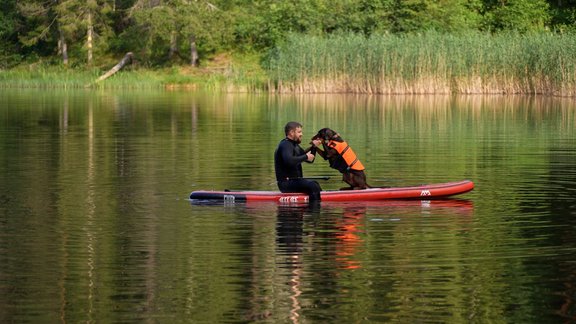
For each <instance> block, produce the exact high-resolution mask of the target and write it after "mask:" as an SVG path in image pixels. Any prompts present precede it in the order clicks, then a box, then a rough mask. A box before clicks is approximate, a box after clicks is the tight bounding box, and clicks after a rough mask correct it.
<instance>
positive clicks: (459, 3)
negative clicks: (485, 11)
mask: <svg viewBox="0 0 576 324" xmlns="http://www.w3.org/2000/svg"><path fill="white" fill-rule="evenodd" d="M481 9H482V3H481V1H480V0H396V2H395V5H394V6H393V15H392V19H393V22H394V31H397V32H412V31H422V30H428V29H434V30H438V31H443V32H455V31H462V30H470V29H476V28H478V26H479V25H480V22H481V16H480V11H481Z"/></svg>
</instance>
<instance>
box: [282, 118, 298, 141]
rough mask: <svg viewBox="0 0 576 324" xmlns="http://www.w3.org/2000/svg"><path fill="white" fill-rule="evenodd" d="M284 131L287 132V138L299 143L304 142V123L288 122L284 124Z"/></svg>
mask: <svg viewBox="0 0 576 324" xmlns="http://www.w3.org/2000/svg"><path fill="white" fill-rule="evenodd" d="M284 133H285V134H286V138H288V139H291V140H293V141H294V142H296V143H298V144H300V143H302V124H300V123H299V122H295V121H291V122H288V123H287V124H286V126H284Z"/></svg>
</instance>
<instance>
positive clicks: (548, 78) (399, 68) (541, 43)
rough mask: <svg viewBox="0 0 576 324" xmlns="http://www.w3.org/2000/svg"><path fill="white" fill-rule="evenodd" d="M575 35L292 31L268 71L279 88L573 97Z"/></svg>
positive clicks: (273, 87)
mask: <svg viewBox="0 0 576 324" xmlns="http://www.w3.org/2000/svg"><path fill="white" fill-rule="evenodd" d="M575 36H576V35H575V34H553V33H541V34H530V35H521V34H512V33H511V34H495V35H491V34H483V33H466V34H441V33H436V32H427V33H423V34H412V35H391V34H386V35H373V36H370V37H364V36H361V35H356V34H344V35H334V36H329V37H316V36H305V35H291V36H290V37H289V38H288V40H287V41H286V42H285V43H284V44H282V45H281V46H278V47H277V48H276V49H275V51H274V52H273V53H272V54H271V55H270V59H269V61H268V64H267V69H268V73H269V75H270V78H271V82H270V88H271V89H270V90H271V91H275V92H280V93H282V92H298V93H370V94H454V93H458V94H545V95H557V96H575V95H576V37H575Z"/></svg>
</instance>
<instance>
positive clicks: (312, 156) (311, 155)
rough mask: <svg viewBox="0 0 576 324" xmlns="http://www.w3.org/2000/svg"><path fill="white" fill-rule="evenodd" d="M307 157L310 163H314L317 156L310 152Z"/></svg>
mask: <svg viewBox="0 0 576 324" xmlns="http://www.w3.org/2000/svg"><path fill="white" fill-rule="evenodd" d="M306 157H307V160H308V162H312V161H314V157H315V156H314V154H312V153H310V152H308V153H306Z"/></svg>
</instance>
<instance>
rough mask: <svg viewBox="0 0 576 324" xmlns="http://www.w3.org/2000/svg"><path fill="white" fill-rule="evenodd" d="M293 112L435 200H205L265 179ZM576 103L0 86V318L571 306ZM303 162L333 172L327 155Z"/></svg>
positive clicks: (196, 317) (428, 316)
mask: <svg viewBox="0 0 576 324" xmlns="http://www.w3.org/2000/svg"><path fill="white" fill-rule="evenodd" d="M289 120H298V121H301V122H302V123H303V124H304V133H305V137H306V138H309V137H311V136H312V135H313V133H315V131H317V130H318V129H320V128H322V127H331V128H334V129H336V130H337V131H338V132H340V134H341V135H342V136H343V137H344V138H345V139H346V140H347V141H348V142H349V143H350V144H351V145H352V147H353V148H354V150H355V151H356V153H357V154H358V155H359V156H360V158H361V159H362V162H363V164H364V165H365V166H366V168H367V174H368V178H369V182H371V183H372V184H373V185H376V186H384V185H387V186H397V185H414V184H422V183H433V182H445V181H455V180H461V179H471V180H473V181H474V182H475V183H476V189H475V190H474V191H473V192H471V193H468V194H465V195H462V196H460V197H457V199H447V200H439V201H391V202H370V203H327V202H325V203H322V204H321V206H319V207H314V206H283V205H278V204H275V203H246V204H243V203H236V204H213V205H198V204H194V203H191V202H190V201H188V200H187V197H188V194H189V193H190V191H192V190H197V189H224V188H230V189H258V190H270V189H275V188H276V187H275V182H274V177H273V159H272V154H273V151H274V149H275V147H276V145H277V143H278V141H279V140H280V139H281V138H282V137H283V132H282V127H283V126H284V124H285V123H286V122H287V121H289ZM575 126H576V102H575V101H574V100H572V99H557V98H556V99H550V98H540V97H536V98H529V97H500V96H497V97H442V96H417V97H406V96H400V97H378V96H337V95H316V96H295V97H293V96H280V97H277V96H268V95H241V94H228V95H226V94H186V93H178V92H158V93H154V92H136V91H134V92H91V91H90V92H89V91H86V92H83V91H75V92H57V91H38V90H34V91H33V90H26V91H22V90H1V91H0V322H2V323H12V322H17V323H54V322H70V323H77V322H100V323H118V322H122V323H140V322H157V323H173V322H189V323H219V322H265V323H290V322H294V323H295V322H302V323H314V322H316V323H336V322H338V323H358V322H371V321H373V322H396V323H427V322H433V323H548V322H552V323H562V322H570V321H571V320H575V319H576V305H575V302H576V198H575V197H576V131H575ZM305 173H306V174H307V175H330V176H331V177H332V180H329V181H324V182H322V183H321V185H322V186H323V188H325V189H335V188H339V187H341V186H342V183H341V182H340V181H339V178H340V177H339V175H338V174H337V172H336V171H334V170H332V169H329V168H328V165H327V164H326V163H324V162H323V161H317V162H316V163H314V164H313V165H306V166H305Z"/></svg>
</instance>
